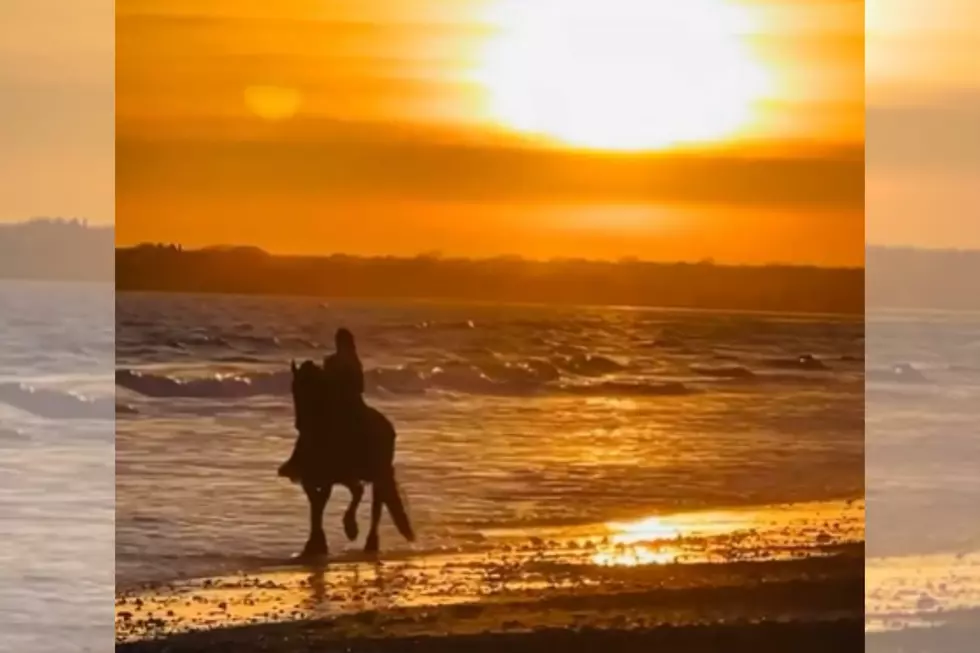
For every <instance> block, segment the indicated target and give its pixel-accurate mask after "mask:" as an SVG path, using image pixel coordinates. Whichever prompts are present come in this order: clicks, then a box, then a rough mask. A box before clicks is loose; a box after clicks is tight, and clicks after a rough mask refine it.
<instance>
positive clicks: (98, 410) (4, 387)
mask: <svg viewBox="0 0 980 653" xmlns="http://www.w3.org/2000/svg"><path fill="white" fill-rule="evenodd" d="M0 402H2V403H5V404H7V405H8V406H13V407H14V408H17V409H19V410H22V411H24V412H26V413H30V414H32V415H34V416H36V417H43V418H45V419H89V420H93V419H112V418H113V417H114V416H115V411H116V406H115V400H114V399H112V398H96V399H90V398H88V397H83V396H81V395H77V394H74V393H71V392H64V391H61V390H51V389H46V388H35V387H32V386H29V385H27V384H23V383H0Z"/></svg>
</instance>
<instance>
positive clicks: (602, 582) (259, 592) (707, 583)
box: [116, 502, 864, 653]
mask: <svg viewBox="0 0 980 653" xmlns="http://www.w3.org/2000/svg"><path fill="white" fill-rule="evenodd" d="M863 512H864V506H863V502H846V503H845V502H837V503H830V504H819V505H817V504H814V505H807V506H782V507H772V508H769V509H765V510H761V511H760V510H754V511H729V512H722V511H715V512H710V513H691V514H688V515H674V516H666V517H659V518H656V519H646V520H640V521H636V522H632V523H627V524H605V525H597V526H591V527H582V528H578V529H554V530H550V531H549V530H540V531H537V532H535V533H534V534H530V533H515V532H498V533H488V534H486V535H485V536H486V538H487V539H486V548H485V550H479V551H469V552H442V553H438V554H427V555H419V556H410V557H405V558H403V559H400V560H392V559H384V560H383V561H377V560H366V559H356V558H347V559H341V560H334V561H331V562H330V563H329V564H324V563H322V562H321V563H319V564H317V563H314V562H308V563H293V564H289V565H281V566H278V567H274V568H264V569H260V570H253V571H251V572H243V573H241V574H238V575H235V576H227V577H221V578H204V579H197V580H192V581H182V582H177V583H170V584H165V585H159V584H158V585H155V586H152V587H143V588H131V589H130V590H129V591H125V592H121V593H120V594H119V595H118V596H117V605H116V637H117V642H118V644H117V650H121V651H147V652H149V651H154V652H156V651H159V652H162V651H172V652H178V653H179V652H185V651H187V652H189V651H220V650H229V651H236V652H238V651H241V652H248V651H282V652H292V651H305V650H311V649H315V650H331V649H333V648H334V647H341V645H342V648H343V649H344V650H351V651H360V650H365V651H366V650H374V651H381V650H391V651H403V650H417V651H455V650H460V651H464V650H465V651H479V650H491V649H492V650H501V648H502V647H506V648H507V649H511V650H512V651H524V650H527V651H530V650H536V651H539V650H542V649H545V648H546V647H562V648H572V649H574V650H588V649H586V648H585V647H586V646H588V647H590V648H595V647H597V646H612V647H615V648H616V649H618V650H644V651H646V650H651V649H652V648H653V647H658V646H668V647H670V648H668V650H684V651H699V650H705V651H707V650H726V651H741V650H752V651H755V652H759V651H768V650H773V651H785V650H794V651H806V650H814V651H816V650H835V651H850V650H854V651H858V650H863V646H864V625H863V624H864V622H863V616H862V615H863V605H864V579H863V576H864V556H863ZM570 637H572V638H573V639H569V638H570ZM807 647H811V648H807Z"/></svg>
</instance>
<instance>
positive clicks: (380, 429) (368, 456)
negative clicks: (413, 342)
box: [290, 360, 415, 556]
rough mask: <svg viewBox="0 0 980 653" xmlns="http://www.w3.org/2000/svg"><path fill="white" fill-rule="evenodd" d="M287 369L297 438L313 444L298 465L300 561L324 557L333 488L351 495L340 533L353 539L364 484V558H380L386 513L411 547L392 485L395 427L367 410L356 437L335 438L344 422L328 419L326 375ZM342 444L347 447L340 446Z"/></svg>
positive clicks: (306, 366) (309, 366) (306, 368)
mask: <svg viewBox="0 0 980 653" xmlns="http://www.w3.org/2000/svg"><path fill="white" fill-rule="evenodd" d="M290 367H291V370H292V393H293V408H294V409H295V411H296V428H297V430H298V431H299V432H300V436H301V437H304V438H309V440H310V442H311V443H314V445H313V446H310V447H307V448H306V450H305V451H306V453H305V454H304V456H306V458H307V459H305V460H302V461H301V475H300V485H302V487H303V491H304V492H305V493H306V498H307V499H308V500H309V502H310V536H309V538H308V539H307V542H306V546H305V547H304V548H303V554H302V555H303V556H318V555H325V554H326V553H327V551H328V549H327V538H326V535H325V533H324V532H323V511H324V508H326V505H327V501H328V500H329V499H330V492H331V490H332V488H333V486H334V485H343V486H345V487H347V488H348V489H349V490H350V493H351V503H350V506H348V508H347V511H346V513H345V514H344V532H345V534H346V535H347V537H348V539H350V540H352V541H353V540H354V539H356V538H357V507H358V506H359V505H360V502H361V498H362V497H363V495H364V483H370V484H371V485H372V491H371V529H370V531H369V532H368V537H367V541H366V543H365V545H364V550H365V552H367V553H377V552H378V549H379V542H378V522H379V521H381V512H382V508H384V507H387V508H388V512H389V513H391V517H392V519H393V520H394V522H395V526H396V527H397V528H398V532H399V533H401V534H402V535H403V536H404V537H405V539H407V540H408V541H410V542H411V541H413V540H414V539H415V534H414V532H413V530H412V525H411V523H410V521H409V519H408V513H407V512H406V511H405V506H404V504H403V503H402V499H401V495H400V494H399V491H398V484H397V482H396V481H395V468H394V458H395V437H396V435H395V427H394V426H393V425H392V423H391V422H390V421H389V420H388V418H387V417H385V416H384V415H383V414H382V413H381V412H380V411H378V410H376V409H375V408H372V407H370V406H365V408H364V411H365V414H364V417H363V422H362V424H363V426H362V428H359V429H357V432H356V433H333V432H332V431H335V430H337V426H340V425H342V422H339V421H338V420H336V419H335V418H334V416H332V415H331V412H332V411H331V404H330V401H329V397H330V392H331V388H330V387H329V385H330V379H329V378H328V375H327V374H326V372H325V371H324V369H323V368H322V367H320V366H318V365H317V364H316V363H314V362H313V361H309V360H308V361H305V362H303V364H302V365H300V366H298V367H297V365H296V362H295V361H293V362H291V363H290ZM341 428H342V427H341ZM341 438H345V440H341ZM341 443H348V444H347V446H339V445H341Z"/></svg>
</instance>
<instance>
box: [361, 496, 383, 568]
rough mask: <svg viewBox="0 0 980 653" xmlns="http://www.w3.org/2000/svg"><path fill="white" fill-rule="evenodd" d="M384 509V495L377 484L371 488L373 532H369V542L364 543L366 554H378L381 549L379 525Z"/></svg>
mask: <svg viewBox="0 0 980 653" xmlns="http://www.w3.org/2000/svg"><path fill="white" fill-rule="evenodd" d="M382 508H384V501H383V498H382V493H381V492H379V491H378V484H377V482H375V483H374V484H373V485H372V486H371V530H370V531H368V536H367V541H366V542H365V543H364V552H365V553H377V552H378V551H379V549H380V548H381V545H380V542H379V541H378V524H379V523H380V522H381V509H382Z"/></svg>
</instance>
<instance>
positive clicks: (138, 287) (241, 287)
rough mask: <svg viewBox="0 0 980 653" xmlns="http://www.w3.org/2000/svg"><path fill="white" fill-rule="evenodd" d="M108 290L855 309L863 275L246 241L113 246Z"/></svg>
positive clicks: (803, 269)
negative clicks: (409, 253)
mask: <svg viewBox="0 0 980 653" xmlns="http://www.w3.org/2000/svg"><path fill="white" fill-rule="evenodd" d="M116 289H117V290H119V291H164V292H197V293H234V294H269V295H306V296H322V297H334V298H378V299H380V298H389V299H393V298H405V299H408V298H414V299H453V300H476V301H505V302H534V303H559V304H599V305H630V306H660V307H677V308H714V309H731V310H762V311H794V312H826V313H849V314H861V313H863V311H864V272H863V270H861V269H857V268H853V269H843V268H839V269H831V268H815V267H802V266H789V265H772V266H756V267H749V266H726V265H715V264H713V263H711V262H702V263H654V262H644V261H635V260H624V261H619V262H604V261H584V260H556V261H530V260H523V259H521V258H519V257H514V256H504V257H498V258H494V259H481V260H475V259H454V258H443V257H441V256H439V255H438V254H425V255H420V256H417V257H414V258H396V257H357V256H348V255H343V254H335V255H332V256H322V257H310V256H277V255H272V254H269V253H267V252H264V251H263V250H261V249H258V248H253V247H218V248H208V249H201V250H193V251H191V250H184V249H183V248H181V247H180V246H179V245H161V244H144V245H139V246H136V247H131V248H125V249H117V250H116Z"/></svg>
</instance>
